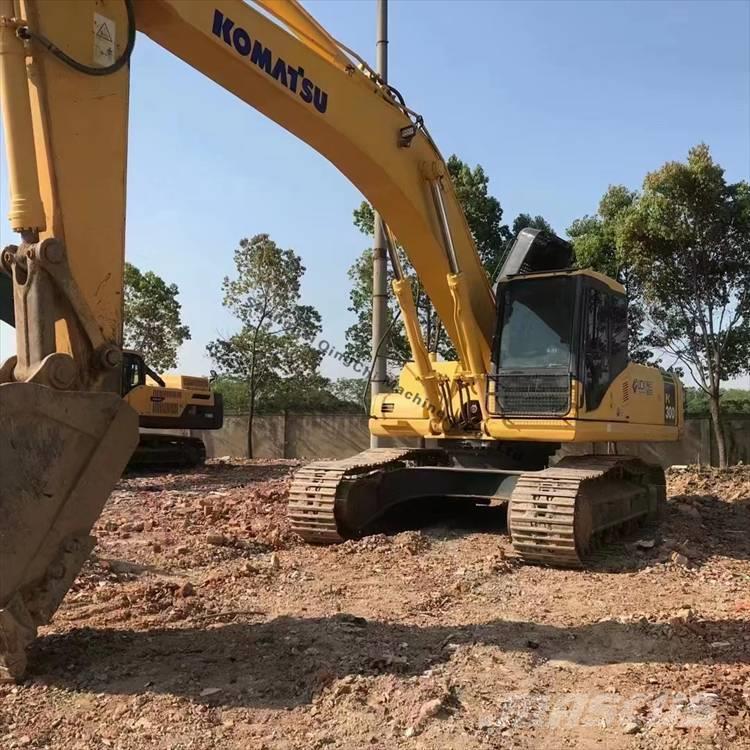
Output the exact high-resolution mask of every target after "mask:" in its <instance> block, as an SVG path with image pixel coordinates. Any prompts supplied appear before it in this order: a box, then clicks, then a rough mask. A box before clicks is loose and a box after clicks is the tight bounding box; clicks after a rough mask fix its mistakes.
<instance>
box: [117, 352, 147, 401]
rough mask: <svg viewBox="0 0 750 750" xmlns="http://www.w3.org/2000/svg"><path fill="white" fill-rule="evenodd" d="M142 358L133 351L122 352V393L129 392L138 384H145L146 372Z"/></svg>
mask: <svg viewBox="0 0 750 750" xmlns="http://www.w3.org/2000/svg"><path fill="white" fill-rule="evenodd" d="M145 369H146V368H145V365H144V363H143V358H142V357H140V356H139V355H137V354H135V353H134V352H129V351H124V352H123V353H122V395H123V396H124V395H125V394H127V393H129V392H130V391H132V390H133V388H137V387H138V386H139V385H145V383H146V372H145Z"/></svg>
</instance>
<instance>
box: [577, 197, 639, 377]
mask: <svg viewBox="0 0 750 750" xmlns="http://www.w3.org/2000/svg"><path fill="white" fill-rule="evenodd" d="M637 197H638V194H637V193H635V192H633V191H630V190H628V189H627V188H626V187H623V186H622V185H610V186H609V188H608V189H607V192H606V193H605V194H604V196H603V197H602V199H601V201H600V202H599V210H598V213H597V214H596V215H594V216H584V217H583V218H581V219H576V220H575V221H574V222H573V223H572V224H571V225H570V227H568V236H569V237H570V238H571V241H572V242H573V248H574V249H575V254H576V260H577V262H578V265H579V266H581V267H582V268H593V269H594V270H595V271H599V272H601V273H603V274H606V275H607V276H609V277H610V278H613V279H615V280H617V281H619V282H620V283H621V284H622V285H623V286H624V287H625V292H626V293H627V295H628V345H629V356H630V359H632V360H633V361H634V362H640V363H642V364H646V363H648V362H650V361H653V352H652V351H651V348H650V347H649V336H648V334H647V332H646V331H645V330H644V323H645V318H646V313H645V310H644V306H643V289H642V285H641V283H640V282H639V279H638V277H637V275H636V274H635V273H634V272H633V268H632V264H631V263H630V261H629V260H628V257H627V255H626V253H625V251H624V249H623V247H622V242H621V229H622V226H623V222H624V221H625V219H626V217H627V215H628V212H629V211H631V210H632V208H633V205H634V203H635V201H636V199H637Z"/></svg>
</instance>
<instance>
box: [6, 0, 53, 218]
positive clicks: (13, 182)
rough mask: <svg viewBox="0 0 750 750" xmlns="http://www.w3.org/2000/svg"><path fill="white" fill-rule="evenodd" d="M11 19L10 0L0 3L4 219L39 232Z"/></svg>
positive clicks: (20, 59) (24, 82) (18, 49)
mask: <svg viewBox="0 0 750 750" xmlns="http://www.w3.org/2000/svg"><path fill="white" fill-rule="evenodd" d="M12 16H13V2H12V0H0V80H2V86H0V92H1V93H0V105H1V106H2V113H3V121H4V123H5V138H6V141H5V149H6V154H7V157H8V182H9V185H10V211H9V212H8V219H9V220H10V224H11V227H12V228H13V230H14V231H16V232H22V231H32V232H34V231H36V232H41V231H44V229H45V218H44V206H43V205H42V198H41V196H40V194H39V177H38V173H37V164H36V152H35V151H34V130H33V128H32V124H31V102H30V99H29V86H28V79H27V75H26V50H25V48H24V44H23V41H22V40H21V39H19V38H18V36H17V35H16V25H15V23H14V22H13V19H12Z"/></svg>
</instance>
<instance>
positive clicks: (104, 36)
mask: <svg viewBox="0 0 750 750" xmlns="http://www.w3.org/2000/svg"><path fill="white" fill-rule="evenodd" d="M115 56H116V55H115V22H114V21H113V20H112V19H111V18H105V17H104V16H102V15H100V14H99V13H94V65H101V66H102V67H103V68H106V67H107V66H108V65H112V63H113V62H114V61H115Z"/></svg>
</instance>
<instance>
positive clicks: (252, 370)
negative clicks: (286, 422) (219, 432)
mask: <svg viewBox="0 0 750 750" xmlns="http://www.w3.org/2000/svg"><path fill="white" fill-rule="evenodd" d="M234 264H235V270H236V275H235V277H234V278H232V279H230V278H229V277H225V279H224V283H223V285H222V289H223V292H224V302H223V304H224V306H225V307H227V308H229V309H230V310H231V311H232V312H233V313H234V314H235V316H236V317H237V318H238V319H239V321H240V323H241V328H240V330H239V332H237V333H235V334H233V335H232V336H228V337H220V338H217V339H215V340H214V341H211V342H210V343H209V344H208V347H207V348H208V353H209V355H210V356H211V358H212V359H213V361H214V362H215V363H216V366H217V368H218V370H219V374H220V375H222V376H225V377H228V378H230V379H231V380H232V381H235V382H241V383H244V384H245V387H246V393H247V396H246V402H245V403H246V405H247V413H248V429H247V453H248V456H249V457H252V455H253V437H252V430H253V419H254V417H255V415H256V413H258V411H259V409H258V406H259V405H260V407H261V409H262V410H269V409H272V408H279V404H282V403H283V404H286V405H288V404H289V403H300V404H301V403H305V402H306V399H308V398H309V393H310V392H311V391H315V390H318V389H319V388H320V387H321V376H320V374H319V372H318V370H319V367H320V361H321V358H322V356H323V355H322V353H321V352H320V350H319V349H318V348H317V347H315V346H314V345H313V341H314V339H315V338H316V337H317V336H318V334H319V333H320V330H321V325H320V315H319V314H318V312H317V311H316V310H315V309H314V308H313V307H310V306H309V305H302V304H300V302H299V300H300V282H301V280H302V276H303V275H304V273H305V267H304V266H303V265H302V261H301V259H300V257H299V256H298V255H296V254H295V252H294V251H293V250H282V249H281V248H280V247H278V246H277V245H276V243H275V242H273V240H271V239H270V238H269V236H268V235H267V234H257V235H255V236H254V237H252V238H251V239H242V240H240V243H239V247H238V248H237V249H236V250H235V252H234ZM264 407H265V408H264Z"/></svg>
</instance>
